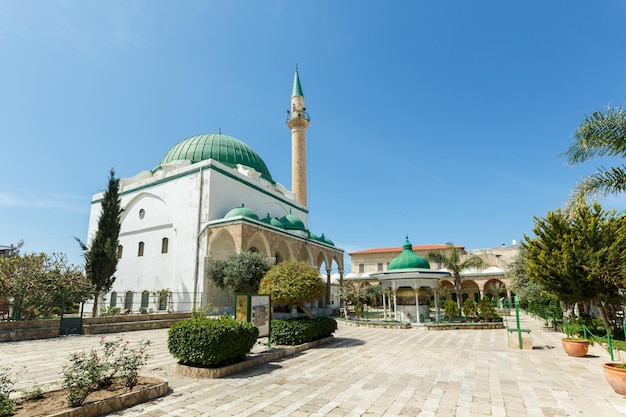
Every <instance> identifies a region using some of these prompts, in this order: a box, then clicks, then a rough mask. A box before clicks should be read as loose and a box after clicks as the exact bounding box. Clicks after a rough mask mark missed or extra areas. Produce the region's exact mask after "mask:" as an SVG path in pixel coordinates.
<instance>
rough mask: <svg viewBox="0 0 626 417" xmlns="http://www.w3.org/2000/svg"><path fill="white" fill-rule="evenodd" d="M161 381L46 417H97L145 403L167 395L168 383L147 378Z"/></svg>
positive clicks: (160, 379)
mask: <svg viewBox="0 0 626 417" xmlns="http://www.w3.org/2000/svg"><path fill="white" fill-rule="evenodd" d="M148 378H152V379H155V380H157V381H161V382H160V383H159V384H157V385H153V386H150V387H145V388H142V389H139V390H137V391H132V392H127V393H125V394H122V395H118V396H116V397H111V398H106V399H104V400H100V401H96V402H93V403H87V404H83V405H81V406H80V407H75V408H68V409H67V410H63V411H59V412H57V413H54V414H49V415H47V416H46V417H97V416H103V415H106V414H109V413H113V412H115V411H119V410H122V409H124V408H127V407H132V406H134V405H137V404H141V403H145V402H147V401H150V400H154V399H156V398H159V397H163V396H164V395H165V394H167V390H168V383H167V381H166V380H164V379H162V378H157V377H148Z"/></svg>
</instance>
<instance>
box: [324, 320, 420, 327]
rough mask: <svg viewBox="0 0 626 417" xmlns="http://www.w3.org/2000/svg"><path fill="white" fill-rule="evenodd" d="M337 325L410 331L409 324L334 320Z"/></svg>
mask: <svg viewBox="0 0 626 417" xmlns="http://www.w3.org/2000/svg"><path fill="white" fill-rule="evenodd" d="M335 320H337V323H341V324H345V325H346V326H353V327H369V328H375V329H410V328H411V323H394V322H380V321H378V322H376V321H360V320H346V319H340V318H335Z"/></svg>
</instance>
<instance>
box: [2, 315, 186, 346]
mask: <svg viewBox="0 0 626 417" xmlns="http://www.w3.org/2000/svg"><path fill="white" fill-rule="evenodd" d="M190 317H191V313H163V314H134V315H128V316H104V317H83V319H82V325H81V331H80V333H81V334H106V333H121V332H132V331H135V330H151V329H166V328H169V327H170V326H172V324H174V323H176V322H178V321H181V320H185V319H188V318H190ZM60 327H61V321H60V320H59V319H53V320H24V321H8V322H0V343H2V342H18V341H21V340H35V339H50V338H54V337H58V336H59V333H60V332H59V330H60Z"/></svg>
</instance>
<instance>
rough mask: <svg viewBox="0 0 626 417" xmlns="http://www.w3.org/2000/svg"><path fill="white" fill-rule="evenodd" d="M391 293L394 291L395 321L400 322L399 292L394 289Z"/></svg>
mask: <svg viewBox="0 0 626 417" xmlns="http://www.w3.org/2000/svg"><path fill="white" fill-rule="evenodd" d="M391 291H393V319H394V320H396V321H398V297H397V295H398V290H396V289H395V288H394V289H393V290H391Z"/></svg>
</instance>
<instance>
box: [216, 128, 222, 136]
mask: <svg viewBox="0 0 626 417" xmlns="http://www.w3.org/2000/svg"><path fill="white" fill-rule="evenodd" d="M217 134H218V135H221V134H222V128H221V127H218V128H217Z"/></svg>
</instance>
